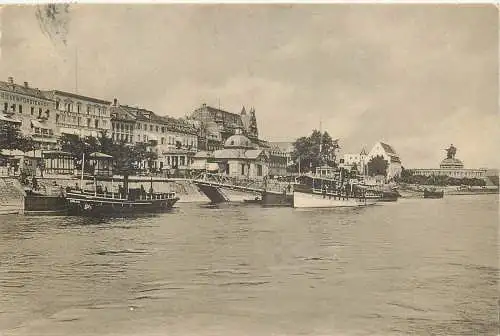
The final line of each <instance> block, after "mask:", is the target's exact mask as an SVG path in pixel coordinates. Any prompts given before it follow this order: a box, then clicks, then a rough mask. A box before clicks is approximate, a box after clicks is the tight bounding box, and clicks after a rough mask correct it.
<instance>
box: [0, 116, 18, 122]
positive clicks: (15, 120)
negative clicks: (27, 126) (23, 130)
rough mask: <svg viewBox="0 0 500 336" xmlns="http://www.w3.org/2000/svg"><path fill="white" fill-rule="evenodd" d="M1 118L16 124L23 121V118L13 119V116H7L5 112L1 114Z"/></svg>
mask: <svg viewBox="0 0 500 336" xmlns="http://www.w3.org/2000/svg"><path fill="white" fill-rule="evenodd" d="M0 120H2V121H6V122H11V123H15V124H20V123H21V120H17V119H13V118H10V117H7V116H5V115H3V114H0Z"/></svg>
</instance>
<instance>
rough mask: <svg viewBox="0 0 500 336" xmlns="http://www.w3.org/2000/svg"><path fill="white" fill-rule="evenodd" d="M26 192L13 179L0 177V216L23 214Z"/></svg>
mask: <svg viewBox="0 0 500 336" xmlns="http://www.w3.org/2000/svg"><path fill="white" fill-rule="evenodd" d="M24 196H25V193H24V190H23V188H22V186H21V184H20V183H19V181H18V180H17V179H15V178H13V177H0V215H6V214H17V213H22V212H23V209H24Z"/></svg>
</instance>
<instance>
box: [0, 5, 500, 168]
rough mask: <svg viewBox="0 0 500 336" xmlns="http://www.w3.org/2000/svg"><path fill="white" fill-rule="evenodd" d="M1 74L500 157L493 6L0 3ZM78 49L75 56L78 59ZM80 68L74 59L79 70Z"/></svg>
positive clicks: (354, 137) (155, 103)
mask: <svg viewBox="0 0 500 336" xmlns="http://www.w3.org/2000/svg"><path fill="white" fill-rule="evenodd" d="M0 13H1V14H0V27H1V29H0V32H1V39H0V51H1V54H0V55H1V56H0V57H1V61H0V79H1V80H7V77H8V76H12V77H14V80H15V81H16V82H18V83H22V82H24V81H28V82H29V83H30V85H32V86H34V87H39V88H42V89H53V88H55V89H60V90H65V91H70V92H75V91H78V93H80V94H83V95H88V96H92V97H98V98H103V99H108V100H112V99H113V98H117V99H118V100H119V101H120V102H121V103H123V104H128V105H137V106H140V107H143V108H147V109H150V110H152V111H154V112H155V113H157V114H159V115H170V116H174V117H182V116H185V115H187V114H189V113H190V112H191V111H193V110H194V109H195V108H197V107H199V106H200V105H202V104H203V103H206V104H208V105H211V106H214V107H219V106H220V107H221V108H222V109H225V110H227V111H230V112H236V113H238V112H240V111H241V109H242V107H243V106H245V107H246V108H247V110H248V108H250V107H255V110H256V116H257V121H258V126H259V133H260V135H261V137H262V138H264V139H266V140H270V141H293V140H294V139H296V138H298V137H300V136H305V135H308V134H310V133H311V131H312V129H315V128H316V129H318V128H319V127H320V123H321V125H322V129H323V130H325V131H328V133H329V134H330V135H331V136H332V137H334V138H339V139H340V141H339V144H340V146H341V153H359V152H360V151H361V149H362V148H363V147H365V148H366V149H367V150H370V149H371V147H373V145H374V144H375V143H376V142H377V141H384V142H386V143H388V144H390V145H392V146H393V147H394V148H395V150H396V151H397V152H398V153H399V154H400V156H401V159H402V162H403V166H405V167H406V168H433V167H438V166H439V162H440V161H441V160H442V159H443V158H444V157H445V154H446V153H445V151H444V149H445V148H447V147H448V146H449V145H450V144H454V145H455V146H456V147H457V148H458V151H457V158H459V159H461V160H462V161H463V162H464V164H465V166H466V167H467V168H479V167H489V168H493V167H500V155H499V154H498V145H499V144H500V139H499V119H498V117H499V115H498V107H499V100H498V93H499V87H498V77H499V76H498V60H499V55H498V40H499V39H498V28H499V27H498V19H499V15H498V10H497V8H496V7H495V6H494V5H464V4H462V5H443V4H441V5H437V4H433V5H430V4H427V5H395V4H392V5H387V4H385V5H375V4H359V5H349V4H323V5H306V4H295V5H287V4H274V5H271V4H266V5H257V4H254V5H248V4H233V5H229V4H226V5H215V4H213V5H207V4H205V5H202V4H191V5H188V4H176V5H125V4H123V5H95V4H94V5H70V6H69V8H68V12H67V13H66V12H64V11H63V10H60V11H59V14H58V15H57V16H56V20H50V19H47V18H45V19H44V17H45V16H44V13H45V12H44V11H42V12H41V13H42V15H38V16H37V7H36V6H5V7H4V8H2V10H1V12H0ZM76 55H78V56H77V57H76ZM76 69H77V70H76Z"/></svg>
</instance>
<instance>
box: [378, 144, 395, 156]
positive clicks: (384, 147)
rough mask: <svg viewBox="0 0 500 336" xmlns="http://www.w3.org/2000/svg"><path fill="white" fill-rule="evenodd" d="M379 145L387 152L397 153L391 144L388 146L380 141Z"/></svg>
mask: <svg viewBox="0 0 500 336" xmlns="http://www.w3.org/2000/svg"><path fill="white" fill-rule="evenodd" d="M380 145H381V146H382V148H383V149H384V150H385V152H386V153H387V154H392V155H398V154H397V153H396V151H395V150H394V148H392V147H391V146H389V145H388V144H386V143H383V142H381V143H380Z"/></svg>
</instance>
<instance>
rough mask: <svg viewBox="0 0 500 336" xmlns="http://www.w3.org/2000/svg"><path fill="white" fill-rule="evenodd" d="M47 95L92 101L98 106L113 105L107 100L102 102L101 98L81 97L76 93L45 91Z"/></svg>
mask: <svg viewBox="0 0 500 336" xmlns="http://www.w3.org/2000/svg"><path fill="white" fill-rule="evenodd" d="M45 93H46V94H49V95H53V96H65V97H71V98H76V99H81V100H86V101H90V102H93V103H97V104H103V105H110V104H111V102H110V101H107V100H102V99H99V98H93V97H89V96H83V95H79V94H76V93H71V92H65V91H60V90H50V91H45Z"/></svg>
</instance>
